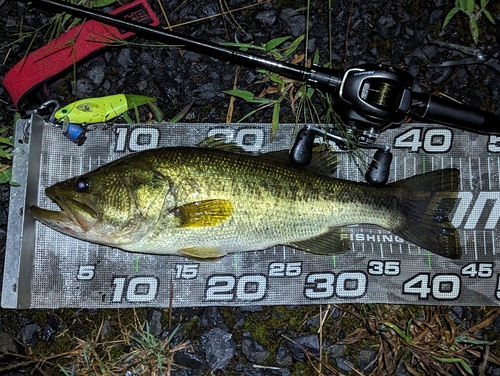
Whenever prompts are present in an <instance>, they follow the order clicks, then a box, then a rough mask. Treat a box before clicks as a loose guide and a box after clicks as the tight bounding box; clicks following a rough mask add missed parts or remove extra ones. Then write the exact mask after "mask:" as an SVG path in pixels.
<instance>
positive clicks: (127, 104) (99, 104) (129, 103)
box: [54, 94, 156, 145]
mask: <svg viewBox="0 0 500 376" xmlns="http://www.w3.org/2000/svg"><path fill="white" fill-rule="evenodd" d="M153 102H156V98H154V97H148V96H145V95H132V94H115V95H108V96H105V97H99V98H87V99H81V100H78V101H76V102H73V103H70V104H68V105H67V106H64V107H62V108H60V109H58V110H57V111H56V112H55V113H54V118H55V120H56V121H59V122H62V123H63V132H64V135H65V136H66V137H68V138H69V139H70V140H71V141H73V142H75V143H77V144H78V145H82V144H83V142H85V139H86V137H85V128H84V127H83V125H88V124H96V123H106V122H108V121H110V120H112V119H114V118H115V117H117V116H119V115H121V114H123V113H125V112H126V111H128V110H131V109H133V108H136V107H139V106H142V105H144V104H148V103H153Z"/></svg>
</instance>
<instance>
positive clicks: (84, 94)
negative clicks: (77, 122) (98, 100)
mask: <svg viewBox="0 0 500 376" xmlns="http://www.w3.org/2000/svg"><path fill="white" fill-rule="evenodd" d="M71 85H72V86H74V83H73V82H72V83H71ZM94 90H95V85H94V83H93V82H92V81H91V80H90V79H88V78H86V77H82V78H80V79H79V80H78V81H77V83H76V87H74V88H73V94H74V95H75V96H76V97H78V98H80V99H83V98H88V97H89V96H91V95H92V93H93V92H94Z"/></svg>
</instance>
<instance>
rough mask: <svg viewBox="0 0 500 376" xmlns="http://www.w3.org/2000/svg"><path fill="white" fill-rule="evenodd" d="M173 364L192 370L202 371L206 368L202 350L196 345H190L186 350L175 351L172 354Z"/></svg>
mask: <svg viewBox="0 0 500 376" xmlns="http://www.w3.org/2000/svg"><path fill="white" fill-rule="evenodd" d="M174 362H175V364H178V365H180V366H184V367H186V368H190V369H193V370H202V369H205V368H206V363H205V360H204V359H203V350H202V348H201V347H200V346H198V345H191V346H189V347H188V348H187V349H184V350H181V351H177V352H176V353H175V354H174Z"/></svg>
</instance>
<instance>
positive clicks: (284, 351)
mask: <svg viewBox="0 0 500 376" xmlns="http://www.w3.org/2000/svg"><path fill="white" fill-rule="evenodd" d="M151 3H152V6H153V8H154V9H155V11H156V13H157V14H159V15H160V14H162V12H161V10H160V8H159V6H158V3H156V2H151ZM162 3H163V6H164V8H165V9H166V10H167V13H168V19H169V23H170V24H171V25H177V24H181V23H184V25H182V26H179V27H176V28H175V31H176V32H180V33H183V34H185V35H191V36H196V37H198V38H202V39H206V40H211V41H215V42H221V41H229V42H234V41H235V40H238V41H240V42H245V43H254V44H255V45H257V46H259V45H262V44H263V43H265V42H267V41H269V40H271V39H272V38H276V37H279V36H284V35H291V36H292V39H291V40H293V39H294V38H296V37H298V36H299V35H301V34H303V33H304V31H305V30H306V29H308V30H309V32H310V36H309V41H308V43H309V44H308V46H309V47H310V48H313V49H314V48H318V49H319V51H320V60H321V63H323V64H324V63H326V62H328V61H329V55H330V57H331V59H332V62H333V65H334V66H335V67H337V68H345V67H350V66H353V65H355V64H360V63H368V62H370V63H375V62H377V63H378V62H388V63H390V64H392V65H395V66H397V67H400V68H403V69H405V70H407V71H409V72H410V73H411V74H413V75H414V76H416V78H417V80H418V81H419V82H420V83H421V84H422V85H425V87H427V88H432V89H439V90H441V91H443V92H445V93H448V94H449V95H451V96H452V97H454V98H456V99H458V100H461V101H463V102H465V103H466V104H468V105H470V106H477V107H481V108H483V109H485V110H488V111H491V112H494V113H496V114H500V72H497V71H495V70H494V69H492V68H490V67H488V66H485V65H470V66H458V67H447V68H428V67H427V64H428V63H431V62H432V63H439V62H443V61H447V60H459V59H462V58H464V57H465V56H463V55H461V54H460V53H457V52H451V51H449V50H447V49H445V48H443V47H440V46H437V45H434V44H432V43H431V42H430V41H429V39H428V36H429V35H430V36H432V38H434V39H440V40H445V41H448V42H453V43H459V44H465V45H471V37H470V35H469V31H468V25H467V22H466V17H465V16H463V15H456V16H455V17H454V18H453V19H452V21H451V22H450V24H449V25H448V26H447V27H446V28H445V29H444V30H442V29H441V26H442V23H443V20H444V17H445V15H446V14H447V12H448V11H449V9H451V7H452V6H453V2H452V1H451V0H433V1H427V2H422V1H419V0H402V1H392V0H391V1H387V2H385V3H384V5H383V6H381V5H380V4H379V3H378V2H361V1H359V2H357V3H351V1H347V0H341V1H337V2H333V4H332V8H333V10H332V13H331V15H332V19H333V23H332V26H331V30H330V31H329V27H328V9H327V4H328V2H326V1H323V0H316V1H314V0H313V1H311V14H310V18H309V23H308V22H307V17H306V13H305V11H304V10H303V7H304V2H299V1H293V0H292V1H279V2H278V1H275V0H273V1H270V2H265V3H262V4H260V5H258V6H256V7H254V8H248V9H245V10H242V11H238V12H234V13H231V15H228V16H226V17H220V16H214V15H217V14H218V13H220V11H221V9H220V4H221V3H219V2H218V1H215V0H214V1H212V0H207V1H202V2H195V1H191V2H183V1H180V0H164V1H163V2H162ZM252 3H253V2H252ZM491 3H493V2H491ZM247 4H248V2H246V1H244V0H228V1H227V6H228V7H229V8H231V9H235V8H238V7H243V6H245V5H247ZM351 4H353V7H351ZM224 6H225V5H224ZM488 7H490V5H488ZM495 7H496V8H495ZM490 10H491V12H492V14H493V16H494V17H496V20H497V24H498V22H500V8H499V6H498V4H496V5H495V4H492V5H491V9H490ZM209 16H213V17H211V18H206V17H209ZM50 17H52V14H51V13H46V12H42V11H39V10H36V9H35V8H33V7H32V6H31V5H26V4H24V3H21V2H14V1H10V0H9V1H6V0H0V22H1V24H2V25H3V28H2V29H3V30H2V31H3V32H2V33H1V39H0V51H1V52H2V54H3V55H4V57H3V58H2V62H3V64H2V65H0V79H2V78H3V76H4V75H5V74H6V73H7V72H8V70H9V69H10V68H11V67H12V66H13V65H14V64H15V63H17V62H18V61H20V60H21V59H22V57H23V56H24V54H25V52H26V51H27V50H28V49H29V48H31V50H34V49H36V48H38V47H40V46H42V45H43V44H45V43H46V42H47V40H48V35H49V34H48V33H46V31H41V32H40V33H38V35H37V36H36V37H35V38H33V40H32V39H31V38H30V37H27V38H24V39H22V40H19V39H18V37H17V35H16V33H17V32H18V31H19V28H20V25H21V24H22V25H23V31H25V32H26V31H28V30H30V29H31V28H37V27H40V26H41V25H42V24H45V23H47V22H48V20H49V18H50ZM200 18H206V19H204V20H203V21H200V22H194V23H189V21H193V20H198V19H200ZM161 19H162V23H163V26H164V27H166V25H165V19H164V17H161ZM479 28H480V44H481V45H493V44H498V43H499V40H500V29H499V28H498V26H496V27H494V26H492V25H489V23H488V22H487V21H486V19H485V17H482V18H481V19H480V22H479ZM329 34H331V35H332V42H331V48H332V49H331V51H329V45H330V42H329ZM132 42H133V43H130V44H128V45H126V46H122V47H113V48H110V49H108V50H106V51H105V52H102V53H99V54H97V55H96V56H94V57H92V58H90V59H88V60H87V61H85V62H84V63H82V64H79V65H78V67H77V69H76V77H77V82H76V85H75V83H74V81H73V74H72V73H71V72H69V73H67V74H65V75H61V76H59V77H57V78H56V79H54V80H51V81H49V82H47V85H46V93H48V94H50V97H51V98H55V99H57V100H59V101H60V102H61V103H69V102H71V101H74V100H75V97H76V98H85V97H94V96H95V97H97V96H103V95H109V94H115V93H133V94H142V95H149V96H156V97H157V98H158V106H159V107H160V108H161V109H162V110H163V112H164V115H165V118H166V119H170V118H173V117H174V116H176V115H177V114H178V113H179V111H180V109H182V108H184V107H185V106H187V105H188V104H189V103H190V102H191V101H194V105H193V106H192V107H191V109H190V112H189V113H188V115H187V116H186V120H189V121H190V122H205V121H206V122H224V121H225V119H226V114H227V111H228V108H229V97H228V96H226V95H225V94H224V93H223V91H224V90H229V89H231V88H232V85H233V81H234V77H235V72H236V67H235V66H234V65H228V64H225V63H224V62H220V61H218V60H216V59H213V58H211V57H208V56H203V55H200V54H197V53H196V52H193V51H182V52H179V51H178V50H177V49H174V48H167V47H165V46H160V47H158V46H151V44H152V43H153V42H152V41H147V40H144V39H142V38H135V39H133V40H132ZM31 43H32V45H31V46H30V44H31ZM301 52H303V51H302V50H301V48H299V50H298V51H297V53H301ZM263 78H264V75H263V74H262V73H259V72H256V71H255V70H252V69H246V68H242V69H241V72H240V73H239V80H238V87H239V88H240V89H246V90H250V91H252V92H253V93H256V94H258V93H260V92H261V91H262V90H263V89H265V88H266V87H268V84H267V83H265V82H263ZM421 88H422V87H421ZM40 93H41V92H39V93H38V94H39V95H32V96H31V97H30V98H29V99H28V100H27V101H26V102H25V104H24V107H25V109H29V108H32V107H33V106H36V105H37V104H39V103H40V101H41V99H44V98H40ZM0 101H2V106H0V120H1V121H2V124H3V125H8V124H12V122H13V119H14V108H13V105H12V101H11V100H10V97H9V95H8V93H7V92H6V90H5V89H4V88H3V87H0ZM254 109H255V106H254V105H252V104H249V103H245V102H243V101H240V100H238V101H236V106H235V108H234V113H233V118H232V120H233V121H237V120H238V119H240V118H241V117H243V116H244V115H245V114H247V113H248V112H250V111H252V110H254ZM324 110H325V109H324V108H321V106H320V107H319V112H320V113H322V112H324ZM290 113H291V111H290V108H289V107H285V106H282V113H281V115H282V120H283V121H287V120H288V121H290V120H292V121H293V117H291V115H290ZM271 117H272V108H271V109H267V110H263V111H259V112H257V113H256V114H254V115H252V116H250V117H249V118H248V119H247V121H250V122H260V121H265V122H269V121H270V119H271ZM8 192H9V187H8V185H2V186H0V242H1V243H0V244H1V245H2V247H3V249H5V231H6V228H7V213H8ZM1 255H2V257H1V258H2V259H3V255H4V252H2V253H1ZM0 264H1V265H2V266H3V260H2V261H1V262H0ZM5 267H8V266H5ZM276 309H277V308H274V307H261V306H249V307H239V308H227V307H208V308H204V309H199V308H196V307H194V308H186V309H175V310H173V312H168V311H167V310H157V309H148V310H142V311H141V310H138V311H139V314H141V315H143V317H144V318H145V320H147V322H148V326H149V332H150V333H151V334H152V335H153V336H154V337H156V338H158V339H165V338H168V336H169V335H170V333H171V331H170V326H169V325H167V324H166V320H167V319H169V317H170V316H171V315H172V316H173V321H174V322H175V321H178V322H179V323H182V325H181V327H180V330H179V332H178V334H176V336H174V337H175V338H174V343H181V342H182V340H184V339H186V338H187V339H189V340H190V345H189V346H188V347H187V348H184V349H181V350H179V351H177V352H175V355H174V358H173V360H174V363H175V364H177V365H178V368H177V369H176V370H175V371H172V374H174V375H196V374H210V372H211V371H213V372H214V374H217V375H219V374H221V375H222V374H239V375H241V374H243V375H290V374H292V372H293V374H308V373H307V371H301V369H302V368H301V367H302V366H303V365H304V364H305V363H307V362H308V360H307V356H308V355H309V356H313V357H319V356H320V351H321V350H323V355H324V356H327V357H328V358H329V359H330V360H332V361H331V362H330V364H331V366H332V367H334V368H336V369H337V370H338V371H339V372H343V373H349V372H351V370H352V369H353V368H354V369H358V370H360V372H362V373H365V374H370V373H371V372H375V373H377V371H380V372H382V370H378V369H377V366H378V365H377V362H376V361H375V362H374V360H376V359H377V355H378V353H377V351H376V348H373V347H370V346H368V345H366V344H363V345H362V346H358V347H356V348H353V347H352V346H350V345H349V341H346V340H345V338H346V337H349V336H351V335H352V333H353V332H354V331H355V329H356V328H347V327H345V328H344V327H342V326H339V327H335V328H333V329H332V331H333V333H335V334H334V335H333V334H332V335H330V334H329V339H328V340H327V341H326V342H324V343H321V342H320V337H319V334H318V332H317V328H318V326H319V320H318V318H317V317H316V320H315V321H314V320H313V321H310V322H309V324H308V325H309V326H308V327H307V328H306V327H304V326H303V325H302V324H298V325H296V326H293V327H292V326H291V324H290V326H287V327H280V328H273V329H272V331H271V332H270V333H266V334H267V337H268V339H269V337H272V339H271V340H270V341H269V343H263V340H262V338H263V337H265V336H263V334H262V333H254V332H250V331H248V330H249V327H251V325H249V322H250V321H251V320H256V321H265V320H270V319H269V318H270V317H272V315H273V313H274V310H276ZM287 309H288V308H287ZM300 309H301V311H300V314H299V312H298V308H297V309H295V308H289V311H290V312H295V310H297V312H296V314H297V316H299V315H300V318H301V319H302V318H303V317H308V315H309V314H308V313H307V312H305V311H308V310H309V309H310V308H309V307H302V308H300ZM311 309H312V308H311ZM110 311H111V312H110ZM343 314H344V311H343V307H333V308H332V310H331V311H330V316H329V320H331V321H334V322H341V319H342V318H341V317H342V316H343ZM446 314H448V315H449V319H450V320H451V321H452V322H454V323H455V324H456V325H457V326H460V329H461V330H468V329H469V328H470V327H472V326H473V325H475V324H476V323H477V322H479V321H480V320H481V319H484V317H483V316H482V315H481V310H480V309H479V308H473V307H451V308H450V310H449V312H447V313H446ZM103 316H105V319H103ZM257 317H259V319H256V318H257ZM260 317H261V318H260ZM410 317H411V315H410ZM308 319H310V318H309V317H308ZM0 320H1V321H0V370H1V369H2V365H1V363H2V362H4V363H5V364H14V363H15V362H16V361H19V359H18V358H15V357H13V356H12V354H17V353H20V354H22V355H23V356H28V357H29V356H32V355H33V353H34V352H35V353H36V351H40V352H42V350H41V349H42V347H41V346H42V345H44V344H45V345H47V346H55V344H57V343H58V341H60V338H61V337H62V336H63V333H66V332H67V331H70V332H71V333H72V335H74V338H83V337H86V338H88V337H89V336H91V334H92V333H93V332H92V330H90V329H88V328H87V327H85V325H84V324H85V322H91V321H92V322H95V323H96V325H97V328H100V329H99V330H100V331H101V335H103V336H111V335H113V333H114V331H115V330H116V325H117V321H116V312H115V311H113V310H104V311H102V312H100V311H95V310H80V311H76V310H71V309H68V310H55V311H50V312H45V311H18V310H1V311H0ZM100 320H102V323H103V325H102V326H101V325H100V323H101V321H100ZM305 321H307V320H305ZM443 321H445V320H443ZM488 333H490V334H488ZM491 333H493V334H491ZM372 334H373V333H372ZM476 334H477V335H480V336H488V335H493V336H495V335H496V337H497V338H498V336H499V335H500V316H499V317H497V318H496V319H495V320H494V321H493V322H492V323H491V325H490V326H489V327H488V330H486V331H484V332H481V333H476ZM116 335H118V334H116ZM285 337H286V339H285ZM485 338H486V337H485ZM261 340H262V341H261ZM61 346H62V345H61ZM51 349H53V347H51ZM51 351H56V350H51ZM65 351H69V350H65ZM496 351H497V353H496V356H497V358H498V356H499V353H498V346H497V347H496ZM2 352H7V353H10V354H11V355H10V357H6V358H2V357H1V353H2ZM52 355H53V353H52ZM259 366H260V367H259ZM309 370H310V369H309ZM475 370H477V368H476V369H475ZM9 372H10V371H9ZM37 372H38V371H37V368H36V364H27V365H26V366H23V367H19V368H17V370H12V373H5V374H13V375H22V374H37ZM301 372H303V373H301ZM0 373H1V371H0ZM395 373H396V374H400V375H406V374H408V373H407V372H406V371H405V370H404V368H403V369H401V368H397V370H396V369H395ZM127 374H130V376H132V373H131V372H127ZM485 374H486V375H500V368H499V366H498V364H494V363H492V362H490V363H488V364H487V366H486V368H485Z"/></svg>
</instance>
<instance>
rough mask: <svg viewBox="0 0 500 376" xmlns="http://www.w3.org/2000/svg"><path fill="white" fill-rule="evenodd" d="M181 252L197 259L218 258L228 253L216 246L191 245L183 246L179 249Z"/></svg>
mask: <svg viewBox="0 0 500 376" xmlns="http://www.w3.org/2000/svg"><path fill="white" fill-rule="evenodd" d="M178 253H179V254H181V255H182V256H186V257H191V258H196V259H217V258H221V257H222V256H225V255H226V252H224V251H221V250H220V249H216V248H203V247H191V248H183V249H180V250H179V251H178Z"/></svg>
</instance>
